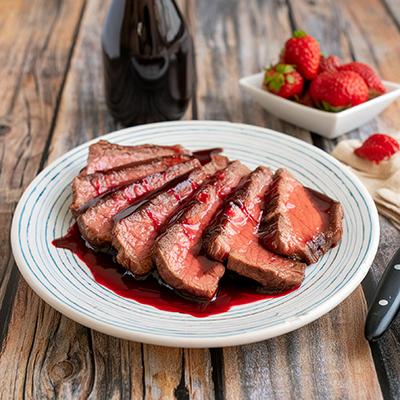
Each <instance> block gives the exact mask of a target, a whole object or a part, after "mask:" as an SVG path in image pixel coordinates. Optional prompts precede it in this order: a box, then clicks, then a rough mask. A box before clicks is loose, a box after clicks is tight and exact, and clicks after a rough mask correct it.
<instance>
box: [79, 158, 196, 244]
mask: <svg viewBox="0 0 400 400" xmlns="http://www.w3.org/2000/svg"><path fill="white" fill-rule="evenodd" d="M199 166H200V162H199V161H198V160H196V159H192V160H189V161H186V162H185V163H181V164H176V165H174V166H172V167H169V168H168V169H166V170H165V171H163V172H157V173H155V174H152V175H149V176H147V177H145V178H143V179H141V180H139V181H136V182H134V183H132V184H130V185H128V186H125V187H124V188H123V189H120V190H118V191H116V192H114V193H111V194H109V195H107V196H106V197H104V198H103V199H102V200H100V202H99V203H97V204H96V205H95V206H93V207H90V208H89V209H88V210H86V211H85V212H84V213H83V214H81V215H80V216H79V217H78V219H77V223H78V227H79V230H80V232H81V234H82V236H83V237H84V238H85V239H86V240H87V241H88V242H89V243H91V244H92V245H94V246H97V247H105V246H108V245H110V244H111V241H112V229H113V226H114V218H115V217H116V216H117V215H118V214H119V213H121V212H122V211H124V210H126V209H127V208H128V207H130V206H132V205H134V204H136V203H137V202H138V201H141V200H143V199H145V198H146V197H147V196H149V195H150V194H153V193H154V192H156V191H158V190H160V189H162V188H164V187H165V186H166V185H167V184H168V183H170V182H171V181H174V180H175V179H177V178H180V177H182V176H184V175H185V174H187V173H189V172H190V171H192V170H193V169H194V168H197V167H199Z"/></svg>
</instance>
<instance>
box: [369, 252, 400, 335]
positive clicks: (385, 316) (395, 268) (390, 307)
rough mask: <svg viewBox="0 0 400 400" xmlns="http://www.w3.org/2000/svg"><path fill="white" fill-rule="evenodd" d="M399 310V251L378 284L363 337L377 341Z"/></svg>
mask: <svg viewBox="0 0 400 400" xmlns="http://www.w3.org/2000/svg"><path fill="white" fill-rule="evenodd" d="M399 309H400V249H399V250H397V252H396V254H395V255H394V256H393V258H392V259H391V260H390V263H389V264H388V266H387V267H386V270H385V272H384V274H383V276H382V278H381V280H380V282H379V285H378V289H377V291H376V295H375V298H374V300H373V301H372V303H371V307H370V309H369V310H368V315H367V320H366V323H365V337H366V338H367V339H368V340H374V339H378V338H379V337H380V336H381V335H382V334H383V333H384V332H385V331H386V329H387V328H388V327H389V325H390V324H391V322H392V321H393V320H394V318H395V317H396V314H397V313H398V311H399Z"/></svg>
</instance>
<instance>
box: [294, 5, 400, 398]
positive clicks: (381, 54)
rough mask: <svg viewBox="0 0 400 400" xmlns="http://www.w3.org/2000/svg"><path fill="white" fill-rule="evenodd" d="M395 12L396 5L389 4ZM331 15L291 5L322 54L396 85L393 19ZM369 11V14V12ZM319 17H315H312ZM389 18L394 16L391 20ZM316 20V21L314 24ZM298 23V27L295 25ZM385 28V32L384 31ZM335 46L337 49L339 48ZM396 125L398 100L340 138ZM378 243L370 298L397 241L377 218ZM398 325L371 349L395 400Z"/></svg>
mask: <svg viewBox="0 0 400 400" xmlns="http://www.w3.org/2000/svg"><path fill="white" fill-rule="evenodd" d="M390 3H391V5H392V8H391V10H392V11H394V9H395V8H396V7H395V3H396V2H395V1H392V2H390ZM333 7H335V12H334V13H329V11H326V10H330V9H331V8H332V3H331V2H328V1H320V2H317V3H314V4H311V3H309V2H306V1H296V2H294V1H293V2H292V9H293V14H294V15H295V20H296V24H297V25H298V26H302V27H304V29H306V30H307V31H309V32H310V33H311V34H313V35H315V36H316V37H317V38H318V39H320V40H321V43H322V45H323V48H324V50H326V51H327V52H329V53H330V52H333V53H338V54H339V55H341V56H343V58H344V60H345V61H346V60H347V61H350V60H351V59H352V58H354V59H356V60H359V61H364V62H367V63H368V64H370V65H373V66H374V67H375V68H376V69H377V70H378V72H379V74H380V75H381V76H382V78H383V79H387V80H392V81H395V82H399V81H400V72H399V71H400V58H399V56H398V55H399V54H400V31H399V29H398V26H396V23H395V22H394V19H393V15H392V16H391V15H390V14H389V13H388V8H387V7H385V5H384V4H383V3H382V2H380V1H375V0H366V1H363V2H347V1H345V0H342V1H339V2H336V3H334V5H333ZM372 10H373V11H372ZM316 14H318V17H316ZM394 18H396V17H395V16H394ZM317 20H318V22H317ZM300 22H301V25H300ZM318 24H319V25H322V26H324V27H325V28H324V32H329V34H330V35H331V36H332V37H334V38H337V39H338V38H340V39H338V40H333V41H332V40H326V35H323V36H322V37H319V36H318V35H320V34H321V33H320V26H319V25H318ZM383 27H384V29H383ZM337 43H340V44H341V46H340V48H338V46H337ZM399 127H400V102H399V101H397V102H396V103H395V104H393V105H392V106H390V107H389V108H388V109H387V110H385V111H384V112H383V113H382V114H381V115H380V116H379V117H378V118H377V119H375V120H374V121H372V122H371V123H369V124H366V125H365V126H363V127H361V128H360V129H357V130H355V131H353V132H351V133H349V134H347V135H345V136H343V137H342V138H340V139H344V138H348V137H351V138H365V137H366V136H368V135H369V134H370V133H371V132H374V131H380V132H388V133H391V132H397V131H398V130H399ZM320 143H321V144H322V146H323V147H324V148H325V149H327V150H330V149H332V148H333V146H334V142H332V141H327V140H322V141H320ZM380 225H381V242H380V246H379V249H378V253H377V256H376V258H375V261H374V263H373V265H372V268H371V270H370V273H369V274H368V276H367V278H366V280H365V281H364V283H363V288H364V291H365V294H366V296H367V298H369V299H370V298H371V297H372V296H373V293H374V291H375V289H376V287H377V283H378V280H379V278H380V277H381V275H382V273H383V271H384V269H385V267H386V265H387V262H388V261H389V260H390V258H391V257H392V255H393V254H394V252H395V251H396V250H397V248H398V244H399V243H400V232H399V231H398V230H396V229H395V228H394V227H393V225H392V224H391V223H390V222H388V221H387V220H386V219H385V218H383V217H381V218H380ZM399 332H400V321H399V320H398V319H397V321H395V323H394V324H393V326H392V328H391V329H390V330H389V331H388V332H387V334H386V335H385V336H384V337H383V338H382V339H381V340H380V341H379V342H377V343H374V344H373V345H372V352H373V355H374V360H375V363H376V366H377V372H378V375H379V379H380V382H381V386H382V390H383V393H384V395H385V397H386V398H393V399H395V398H398V394H399V393H400V383H399V376H400V367H399V365H398V362H397V361H396V360H398V359H399V357H400V350H399V349H400V346H399V343H400V342H399V337H400V334H399Z"/></svg>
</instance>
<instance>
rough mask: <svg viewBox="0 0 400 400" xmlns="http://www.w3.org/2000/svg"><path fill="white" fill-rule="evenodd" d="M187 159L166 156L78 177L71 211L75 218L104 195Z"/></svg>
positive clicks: (73, 184)
mask: <svg viewBox="0 0 400 400" xmlns="http://www.w3.org/2000/svg"><path fill="white" fill-rule="evenodd" d="M189 159H190V158H189V157H188V156H184V155H177V156H168V157H162V158H159V159H155V160H152V161H150V162H144V163H139V164H135V165H130V166H129V167H126V168H118V169H114V170H109V171H106V172H96V173H94V174H90V175H83V176H82V175H78V176H76V177H75V178H74V180H73V181H72V203H71V207H70V208H71V211H72V213H73V214H74V215H75V216H76V215H79V214H80V213H82V212H83V211H85V210H86V209H87V208H89V206H93V205H94V204H95V202H96V200H98V199H99V198H101V197H102V196H104V195H105V194H107V193H110V192H112V191H115V190H117V189H120V188H121V187H123V186H125V185H128V184H129V183H132V182H134V181H137V180H139V179H142V178H144V177H145V176H148V175H151V174H154V173H156V172H160V171H164V170H165V169H166V168H168V167H170V166H172V165H175V164H179V163H182V162H184V161H187V160H189Z"/></svg>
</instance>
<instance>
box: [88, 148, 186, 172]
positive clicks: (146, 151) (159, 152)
mask: <svg viewBox="0 0 400 400" xmlns="http://www.w3.org/2000/svg"><path fill="white" fill-rule="evenodd" d="M176 154H189V155H190V152H189V151H188V150H186V149H184V148H183V147H182V146H179V145H175V146H157V145H154V144H142V145H138V146H121V145H119V144H115V143H110V142H108V141H107V140H99V141H98V142H97V143H94V144H92V145H90V147H89V154H88V160H87V165H86V168H84V169H83V170H82V172H81V175H88V174H93V173H95V172H99V171H107V170H110V169H113V168H115V167H120V166H122V165H126V164H132V163H137V162H143V161H148V160H152V159H154V158H159V157H165V156H171V155H176Z"/></svg>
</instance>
